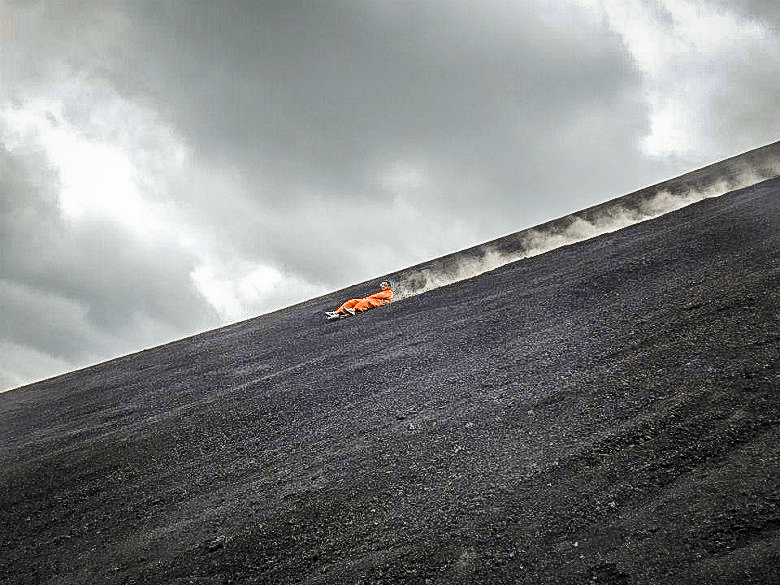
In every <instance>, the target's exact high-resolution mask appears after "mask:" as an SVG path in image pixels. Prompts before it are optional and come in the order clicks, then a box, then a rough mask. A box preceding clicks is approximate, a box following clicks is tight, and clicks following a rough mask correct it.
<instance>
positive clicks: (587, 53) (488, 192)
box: [126, 2, 646, 278]
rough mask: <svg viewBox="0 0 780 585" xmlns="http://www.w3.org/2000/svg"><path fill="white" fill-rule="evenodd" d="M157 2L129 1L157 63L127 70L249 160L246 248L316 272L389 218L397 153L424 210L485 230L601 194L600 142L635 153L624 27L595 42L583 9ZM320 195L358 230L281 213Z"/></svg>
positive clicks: (228, 152)
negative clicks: (556, 18) (587, 173)
mask: <svg viewBox="0 0 780 585" xmlns="http://www.w3.org/2000/svg"><path fill="white" fill-rule="evenodd" d="M380 5H381V6H380ZM165 6H166V7H167V9H163V8H160V7H159V6H158V5H157V4H153V5H145V9H144V10H139V12H138V13H137V14H134V18H137V19H139V20H140V21H141V22H143V23H144V24H143V25H141V26H138V27H137V29H138V30H139V31H140V34H142V35H143V36H142V37H141V38H139V39H138V43H137V46H141V47H144V52H143V53H140V54H137V55H135V56H134V57H135V58H136V59H141V60H144V62H146V61H151V60H152V55H153V56H154V57H153V61H154V65H153V66H152V67H151V69H149V68H142V67H141V66H136V67H135V68H133V67H131V68H130V70H131V71H135V72H140V73H139V77H137V78H132V79H131V78H128V79H127V80H126V83H127V84H128V85H132V86H138V84H142V85H143V86H144V87H145V89H146V90H147V91H148V92H149V93H150V94H151V95H160V96H165V103H164V104H160V106H161V107H162V108H164V109H165V110H166V111H167V115H169V116H170V117H171V119H172V120H173V121H174V124H175V126H176V127H177V128H178V129H179V130H180V131H181V132H182V133H183V135H184V136H185V137H186V138H187V139H188V140H190V141H192V143H193V144H194V145H195V147H196V149H197V151H198V152H200V153H203V154H205V155H206V156H207V157H208V158H210V159H216V160H225V161H230V163H231V164H234V165H238V166H240V168H241V170H242V173H243V174H244V175H245V176H246V177H247V178H248V182H249V183H250V187H249V189H250V191H251V195H252V197H254V198H255V199H256V203H257V205H258V207H259V208H260V209H262V215H263V217H264V218H265V221H263V222H262V223H260V224H259V225H258V226H257V227H258V228H259V229H260V230H261V231H262V232H263V234H264V239H265V247H264V248H263V249H261V250H258V249H257V239H258V238H257V235H256V234H257V230H250V231H249V234H248V238H247V239H246V241H244V242H242V245H243V246H244V247H245V249H248V250H254V251H260V252H262V253H264V254H268V255H269V257H272V258H273V259H274V260H275V261H278V262H287V263H289V262H290V260H291V259H292V258H293V257H295V256H305V255H307V254H311V255H315V256H316V257H317V259H316V262H315V263H316V264H317V265H318V266H320V267H321V269H320V271H321V274H318V275H315V274H314V273H312V274H311V276H319V277H321V278H324V277H325V275H326V274H328V273H330V272H331V271H332V270H334V269H335V267H334V265H333V262H332V261H329V260H328V257H335V256H336V255H337V254H338V251H339V248H341V249H349V248H350V247H352V246H355V245H358V243H359V242H360V240H362V239H365V238H368V237H370V236H371V234H373V233H376V225H374V224H375V222H374V221H372V214H378V215H379V216H380V217H382V221H381V222H378V223H383V224H385V225H387V224H386V222H387V220H388V218H389V219H390V220H391V221H392V219H393V217H392V214H388V213H387V212H388V211H390V209H389V208H390V206H391V205H392V203H393V198H394V197H395V196H396V195H397V194H396V193H393V192H388V189H387V187H386V185H383V183H382V181H381V180H380V177H381V176H382V175H383V174H385V173H386V172H387V171H388V168H389V167H390V166H391V165H392V164H393V163H394V162H395V161H399V160H400V161H403V162H405V163H409V164H412V165H416V166H417V167H418V168H419V169H420V170H421V172H423V173H425V174H426V175H427V176H428V178H429V181H430V183H431V185H432V187H431V188H430V189H428V190H426V191H425V192H424V193H421V194H420V196H419V200H417V201H415V202H414V205H416V206H418V207H419V209H420V210H421V211H422V212H424V213H425V214H426V215H427V216H428V217H429V220H430V222H432V223H436V222H439V223H440V224H441V225H442V226H443V227H444V229H447V228H446V226H448V225H451V224H452V223H454V222H455V221H457V219H458V218H459V217H462V215H463V214H466V213H468V214H471V215H472V218H471V219H472V220H473V222H474V224H475V226H477V227H476V229H475V230H474V232H473V233H472V234H471V237H472V238H476V239H480V238H488V237H492V236H493V235H498V234H501V233H506V232H507V231H511V230H513V229H515V228H516V227H518V224H522V225H528V224H531V223H534V222H536V221H539V220H541V219H544V218H546V217H549V216H551V215H555V214H559V213H562V212H564V211H569V210H571V209H572V206H573V205H574V206H576V205H578V204H579V202H580V201H583V200H585V201H594V200H597V199H598V198H599V197H601V196H603V189H604V180H603V179H604V177H609V176H611V175H613V174H614V173H613V169H612V163H611V162H607V161H606V160H605V158H604V155H605V154H607V153H614V152H631V151H632V150H633V149H634V148H635V143H636V136H637V133H640V132H641V131H642V130H643V125H644V124H645V118H646V112H645V111H644V108H643V106H642V104H641V95H640V94H639V93H637V92H636V89H635V88H634V85H635V83H636V76H635V73H634V71H633V68H632V66H631V64H630V62H629V61H628V60H627V58H626V56H625V55H624V54H623V53H622V52H620V51H618V50H616V49H617V48H618V40H617V39H615V38H613V39H612V40H611V42H606V43H605V42H604V40H603V39H599V41H598V42H595V41H594V39H593V37H592V35H591V33H590V32H589V31H588V30H587V29H585V28H584V27H583V23H582V22H578V21H577V19H576V18H575V17H571V18H572V21H571V22H570V24H571V26H565V27H561V26H560V23H558V25H557V26H556V23H554V22H551V21H550V20H549V19H548V20H545V19H544V18H543V16H544V13H540V12H539V9H538V8H539V7H537V6H535V5H523V6H520V7H515V6H512V5H507V4H505V3H497V4H495V5H493V4H491V3H487V4H479V5H477V4H475V3H468V2H463V3H452V4H450V5H448V10H446V11H443V10H441V5H439V4H437V3H414V4H409V3H401V4H395V5H394V4H392V3H389V4H387V3H386V4H382V3H376V4H372V3H357V2H337V3H329V4H327V5H325V4H319V3H309V2H304V3H298V2H283V3H261V4H257V3H253V2H252V3H247V4H241V3H231V5H230V7H229V8H226V7H225V6H223V5H220V4H215V3H203V4H197V3H192V2H188V3H180V4H167V5H165ZM578 26H580V27H581V28H579V29H578ZM616 120H619V122H616ZM584 135H585V136H590V137H591V139H592V142H591V144H589V148H588V149H587V150H585V151H583V150H582V148H581V144H582V140H583V137H584ZM586 169H590V170H591V171H593V172H594V173H597V174H600V175H601V176H599V177H593V178H592V179H591V181H592V186H591V185H588V184H585V185H583V183H582V181H581V180H580V179H579V177H581V174H582V172H583V171H584V170H586ZM637 170H638V169H637ZM634 180H636V178H635V179H634ZM640 180H641V179H640ZM607 182H608V183H612V185H614V188H615V189H620V188H624V187H625V186H627V184H628V183H627V182H625V181H619V180H617V181H615V180H612V181H610V180H607ZM540 190H543V191H541V192H540ZM575 190H579V191H580V192H574V191H575ZM317 197H322V198H325V199H327V203H328V205H327V209H326V211H327V212H328V213H330V214H332V215H333V217H332V218H329V219H327V220H328V221H339V222H340V223H342V224H347V226H349V225H350V224H351V221H350V216H354V217H355V222H359V224H360V225H362V226H365V227H366V229H355V230H354V232H355V233H354V236H355V240H353V241H346V242H344V241H342V242H339V241H338V240H333V239H330V238H325V237H322V238H314V241H308V239H307V238H306V237H305V236H306V234H312V233H313V234H315V235H316V234H318V233H319V232H320V231H322V230H321V228H320V227H319V226H317V225H316V222H315V221H312V222H311V223H309V222H303V223H298V224H297V225H296V224H295V222H292V223H291V222H289V221H284V219H285V218H286V215H287V211H288V210H289V209H290V208H291V207H293V208H298V207H301V208H305V206H306V205H308V204H309V203H310V202H311V201H312V199H315V198H317ZM573 202H577V203H573ZM206 209H207V208H206ZM474 215H476V217H474ZM322 219H323V218H320V220H322ZM399 221H400V219H399ZM480 224H483V225H480ZM389 227H391V228H394V229H396V230H401V231H402V226H400V225H396V226H389ZM238 231H239V232H240V230H238ZM326 231H328V230H327V229H326ZM347 231H350V230H349V227H348V228H347ZM443 245H444V246H450V247H451V246H456V245H457V244H456V242H455V241H447V242H445V243H443ZM398 246H400V247H401V248H403V246H404V243H403V241H400V242H398ZM441 251H443V250H442V249H441V248H430V249H421V250H419V252H418V254H419V256H418V257H417V258H416V259H422V258H423V257H424V256H426V255H429V254H431V253H438V252H441ZM405 252H407V254H404V255H403V256H402V258H403V261H407V259H410V257H409V255H408V253H409V252H412V251H411V250H406V251H405ZM292 265H293V266H298V264H297V263H294V262H293V264H292Z"/></svg>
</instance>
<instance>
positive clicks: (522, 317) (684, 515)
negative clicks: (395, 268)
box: [0, 179, 780, 584]
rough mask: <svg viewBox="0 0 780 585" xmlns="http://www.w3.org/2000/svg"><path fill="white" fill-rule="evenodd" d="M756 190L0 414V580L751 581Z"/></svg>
mask: <svg viewBox="0 0 780 585" xmlns="http://www.w3.org/2000/svg"><path fill="white" fill-rule="evenodd" d="M779 239H780V179H775V180H771V181H767V182H764V183H760V184H758V185H755V186H753V187H750V188H748V189H744V190H741V191H737V192H734V193H731V194H728V195H725V196H723V197H720V198H717V199H710V200H706V201H703V202H701V203H698V204H695V205H693V206H690V207H688V208H685V209H682V210H680V211H678V212H675V213H673V214H670V215H667V216H664V217H661V218H658V219H656V220H653V221H649V222H646V223H643V224H639V225H635V226H632V227H630V228H627V229H624V230H622V231H620V232H617V233H614V234H611V235H606V236H602V237H599V238H596V239H594V240H590V241H587V242H583V243H580V244H577V245H573V246H569V247H566V248H562V249H558V250H555V251H553V252H550V253H548V254H545V255H542V256H538V257H534V258H530V259H527V260H523V261H520V262H516V263H514V264H511V265H508V266H505V267H503V268H501V269H498V270H495V271H493V272H490V273H487V274H484V275H482V276H480V277H477V278H474V279H471V280H467V281H463V282H460V283H457V284H455V285H452V286H449V287H444V288H441V289H437V290H434V291H432V292H429V293H426V294H423V295H419V296H415V297H412V298H409V299H406V300H404V301H401V302H396V303H393V304H391V305H389V306H387V307H382V308H380V309H376V310H374V311H370V312H368V313H365V314H363V315H360V316H359V317H354V318H350V319H345V320H342V321H339V322H336V323H328V322H326V321H325V320H324V319H323V311H325V310H327V309H331V308H332V307H333V306H335V305H336V304H337V301H339V300H342V299H341V297H342V296H343V294H344V292H343V291H342V292H341V293H338V294H334V295H331V296H328V297H322V298H319V299H315V300H313V301H309V302H307V303H303V304H301V305H298V306H295V307H291V308H289V309H286V310H283V311H279V312H276V313H273V314H270V315H266V316H263V317H260V318H257V319H253V320H250V321H246V322H243V323H239V324H236V325H234V326H231V327H226V328H223V329H220V330H217V331H213V332H209V333H205V334H203V335H200V336H197V337H194V338H190V339H186V340H182V341H180V342H176V343H172V344H169V345H165V346H161V347H158V348H154V349H150V350H147V351H144V352H141V353H138V354H134V355H131V356H127V357H125V358H121V359H117V360H113V361H111V362H107V363H105V364H101V365H99V366H96V367H93V368H89V369H86V370H81V371H78V372H74V373H71V374H68V375H65V376H61V377H58V378H54V379H52V380H48V381H44V382H41V383H38V384H34V385H31V386H28V387H25V388H21V389H17V390H15V391H11V392H8V393H5V394H2V395H0V510H1V511H2V522H0V582H2V583H4V584H21V583H35V584H41V583H73V584H84V583H101V584H103V583H105V584H113V583H116V584H119V583H127V584H131V583H312V584H314V583H404V584H409V583H437V584H443V583H775V582H777V581H776V579H777V575H778V566H780V555H779V554H778V551H780V481H779V478H780V425H779V424H778V423H780V416H779V414H778V413H780V408H779V407H780V396H779V395H778V387H780V370H779V369H778V355H779V354H780V292H779V291H780V251H779V248H778V240H779Z"/></svg>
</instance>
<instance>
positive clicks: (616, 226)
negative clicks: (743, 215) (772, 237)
mask: <svg viewBox="0 0 780 585" xmlns="http://www.w3.org/2000/svg"><path fill="white" fill-rule="evenodd" d="M779 175H780V162H779V163H778V164H774V165H771V166H770V167H765V168H761V169H755V168H743V169H742V170H741V172H739V173H737V174H736V176H735V177H732V178H730V179H727V180H720V181H716V182H713V183H712V184H710V185H708V186H707V187H706V188H688V189H686V190H684V191H683V192H675V191H678V190H677V189H672V188H663V185H665V184H662V185H661V187H659V188H657V189H651V190H650V191H649V192H648V195H647V196H646V197H644V198H642V199H641V200H640V201H639V202H637V201H636V200H634V201H633V202H632V203H631V204H628V203H627V199H628V196H626V197H621V198H619V199H616V200H614V201H613V202H609V203H606V204H604V205H602V206H599V207H597V208H595V209H596V211H595V212H594V214H590V215H592V217H590V218H588V219H586V218H584V217H580V216H579V214H572V215H569V216H566V217H564V218H561V219H560V220H557V221H553V222H550V223H549V224H545V226H542V227H537V228H529V229H527V230H523V231H521V232H518V233H517V234H514V237H515V238H516V239H517V240H518V244H517V245H515V246H514V247H515V248H516V250H514V251H512V252H502V251H500V250H498V249H496V247H495V244H490V243H488V244H484V245H483V246H480V247H478V249H471V250H469V251H465V252H461V253H458V254H454V255H451V256H450V257H447V259H446V261H444V259H441V260H440V261H434V262H432V263H431V266H430V267H425V268H422V269H419V270H413V271H411V272H409V273H404V274H401V276H400V277H399V278H398V282H397V293H396V299H399V300H400V299H404V298H408V297H412V296H415V295H419V294H422V293H425V292H428V291H430V290H434V289H436V288H439V287H442V286H447V285H449V284H453V283H455V282H459V281H462V280H466V279H468V278H473V277H475V276H478V275H480V274H484V273H485V272H489V271H491V270H495V269H496V268H500V267H501V266H504V265H506V264H509V263H511V262H516V261H518V260H522V259H524V258H530V257H532V256H537V255H539V254H544V253H546V252H549V251H551V250H555V249H556V248H560V247H562V246H567V245H570V244H574V243H577V242H582V241H584V240H589V239H591V238H595V237H597V236H600V235H602V234H607V233H611V232H615V231H617V230H620V229H622V228H625V227H628V226H630V225H633V224H636V223H640V222H643V221H647V220H650V219H653V218H656V217H659V216H661V215H664V214H667V213H671V212H673V211H676V210H678V209H681V208H683V207H686V206H688V205H691V204H693V203H697V202H699V201H702V200H703V199H707V198H712V197H719V196H721V195H724V194H725V193H729V192H731V191H735V190H737V189H741V188H744V187H749V186H751V185H754V184H756V183H758V182H760V181H763V180H766V179H769V178H773V177H776V176H779Z"/></svg>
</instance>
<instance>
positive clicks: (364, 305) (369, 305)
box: [325, 281, 393, 319]
mask: <svg viewBox="0 0 780 585" xmlns="http://www.w3.org/2000/svg"><path fill="white" fill-rule="evenodd" d="M379 286H381V287H382V290H381V291H380V292H378V293H374V294H372V295H369V296H367V297H363V298H362V299H349V300H348V301H347V302H345V303H344V304H343V305H341V306H340V307H339V308H338V309H336V310H335V311H327V312H326V313H325V314H326V315H327V316H328V319H340V318H342V317H346V316H347V315H348V314H349V315H354V314H355V313H362V312H363V311H368V310H369V309H374V308H376V307H381V306H382V305H386V304H387V303H389V302H390V301H391V300H393V291H392V289H391V288H390V283H389V282H387V281H384V282H382V284H380V285H379Z"/></svg>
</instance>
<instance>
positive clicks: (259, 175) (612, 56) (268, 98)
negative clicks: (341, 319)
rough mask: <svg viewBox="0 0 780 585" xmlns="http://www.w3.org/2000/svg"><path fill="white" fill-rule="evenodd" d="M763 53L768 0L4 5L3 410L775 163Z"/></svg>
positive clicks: (177, 0) (768, 46) (769, 43)
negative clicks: (371, 287) (91, 370)
mask: <svg viewBox="0 0 780 585" xmlns="http://www.w3.org/2000/svg"><path fill="white" fill-rule="evenodd" d="M779 26H780V3H778V2H777V0H763V1H761V0H733V1H728V0H555V1H554V2H551V1H549V0H319V1H317V0H310V1H298V0H265V1H264V0H255V1H249V0H244V1H238V0H222V1H215V0H202V1H196V0H148V1H143V0H126V1H120V0H56V1H55V0H50V1H41V0H0V246H1V247H2V248H1V251H2V255H1V256H0V390H5V389H9V388H11V387H14V386H17V385H20V384H23V383H27V382H30V381H34V380H38V379H42V378H46V377H49V376H51V375H54V374H57V373H61V372H64V371H68V370H71V369H74V368H76V367H81V366H85V365H89V364H93V363H97V362H100V361H103V360H106V359H109V358H111V357H115V356H118V355H123V354H126V353H129V352H132V351H136V350H139V349H142V348H145V347H151V346H155V345H158V344H160V343H163V342H165V341H169V340H172V339H178V338H181V337H184V336H186V335H189V334H193V333H197V332H200V331H204V330H207V329H210V328H214V327H216V326H219V325H221V324H225V323H230V322H234V321H237V320H240V319H244V318H248V317H251V316H255V315H258V314H261V313H265V312H268V311H271V310H274V309H277V308H280V307H284V306H288V305H290V304H293V303H295V302H298V301H301V300H304V299H308V298H312V297H314V296H318V295H320V294H323V293H326V292H328V291H332V290H336V289H338V288H340V287H342V286H346V285H348V284H352V283H355V282H360V281H363V280H366V279H369V278H374V277H377V279H378V278H380V277H381V276H382V275H383V274H384V273H386V272H389V271H392V270H396V269H399V268H403V267H406V266H410V265H412V264H415V263H417V262H420V261H423V260H427V259H430V258H434V257H437V256H440V255H442V254H444V253H448V252H452V251H455V250H459V249H462V248H465V247H468V246H470V245H473V244H476V243H480V242H484V241H487V240H491V239H493V238H496V237H498V236H502V235H505V234H508V233H511V232H514V231H517V230H520V229H523V228H526V227H530V226H533V225H536V224H538V223H541V222H543V221H546V220H548V219H552V218H555V217H560V216H562V215H565V214H567V213H570V212H573V211H577V210H579V209H582V208H584V207H587V206H589V205H592V204H595V203H599V202H602V201H605V200H608V199H611V198H613V197H616V196H619V195H622V194H625V193H628V192H630V191H633V190H636V189H639V188H641V187H644V186H647V185H650V184H652V183H655V182H658V181H661V180H663V179H666V178H670V177H673V176H676V175H679V174H681V173H683V172H685V171H688V170H691V169H693V168H696V167H699V166H702V165H704V164H707V163H710V162H714V161H716V160H720V159H722V158H725V157H728V156H732V155H735V154H738V153H740V152H743V151H745V150H750V149H752V148H755V147H758V146H762V145H764V144H767V143H770V142H774V141H776V140H778V139H780V116H778V111H780V29H779V28H778V27H779ZM366 292H373V291H366ZM302 318H308V317H302Z"/></svg>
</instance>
